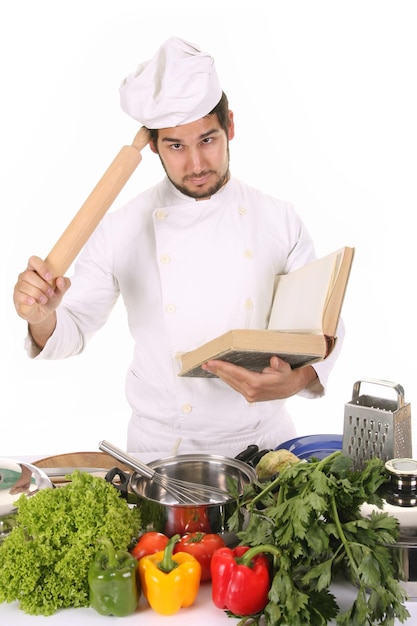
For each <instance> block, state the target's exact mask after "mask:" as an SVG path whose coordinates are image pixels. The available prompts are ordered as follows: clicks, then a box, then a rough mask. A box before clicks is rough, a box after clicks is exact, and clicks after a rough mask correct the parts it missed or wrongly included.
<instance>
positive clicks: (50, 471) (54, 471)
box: [38, 466, 110, 477]
mask: <svg viewBox="0 0 417 626" xmlns="http://www.w3.org/2000/svg"><path fill="white" fill-rule="evenodd" d="M38 469H40V470H41V471H42V472H44V473H45V474H47V476H49V477H52V476H65V475H66V474H72V473H73V472H75V470H79V471H80V472H88V473H89V474H96V473H101V474H103V473H104V474H107V472H108V471H109V470H110V468H109V467H76V466H74V467H38Z"/></svg>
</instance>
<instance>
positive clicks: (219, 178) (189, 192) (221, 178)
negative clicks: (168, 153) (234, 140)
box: [158, 145, 230, 200]
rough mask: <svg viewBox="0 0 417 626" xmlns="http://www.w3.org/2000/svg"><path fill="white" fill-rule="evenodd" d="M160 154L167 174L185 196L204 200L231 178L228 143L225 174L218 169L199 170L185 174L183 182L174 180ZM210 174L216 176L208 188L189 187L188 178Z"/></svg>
mask: <svg viewBox="0 0 417 626" xmlns="http://www.w3.org/2000/svg"><path fill="white" fill-rule="evenodd" d="M158 156H159V160H160V161H161V165H162V167H163V168H164V171H165V174H166V175H167V176H168V178H169V180H170V181H171V183H172V184H173V185H174V187H175V188H176V189H178V191H180V192H181V193H183V194H184V195H185V196H188V197H189V198H194V199H195V200H204V199H208V198H210V197H211V196H213V195H214V194H215V193H217V192H218V191H219V189H221V188H222V187H223V185H225V184H226V183H227V181H228V180H229V178H230V170H229V162H230V153H229V145H227V164H226V169H225V172H224V174H219V173H218V171H217V170H204V171H203V172H199V173H198V174H196V173H192V174H188V176H184V178H183V179H182V182H181V183H180V182H178V181H175V180H172V178H171V177H170V175H169V174H168V172H167V169H166V167H165V164H164V162H163V160H162V159H161V155H160V154H159V153H158ZM210 174H212V175H213V174H214V176H215V179H214V182H213V183H212V185H211V186H210V187H208V188H207V187H206V188H205V189H204V190H201V191H199V190H198V189H189V188H188V186H187V180H189V179H193V178H198V177H199V176H201V177H203V176H208V175H210Z"/></svg>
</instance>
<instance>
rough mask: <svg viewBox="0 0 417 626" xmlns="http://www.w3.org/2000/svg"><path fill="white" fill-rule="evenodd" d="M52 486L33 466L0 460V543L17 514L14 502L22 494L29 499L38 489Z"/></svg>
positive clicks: (5, 459) (42, 473)
mask: <svg viewBox="0 0 417 626" xmlns="http://www.w3.org/2000/svg"><path fill="white" fill-rule="evenodd" d="M53 486H54V485H53V484H52V482H51V481H50V480H49V478H48V476H47V475H46V474H45V473H44V472H43V471H42V470H41V469H39V468H38V467H35V465H31V464H30V463H24V462H22V461H17V460H14V459H8V458H0V542H1V541H2V540H3V539H4V537H5V536H6V535H7V534H8V533H9V532H10V530H11V529H12V527H13V523H14V522H13V520H14V516H15V515H16V512H17V508H16V504H15V503H16V500H18V499H19V498H20V496H21V495H22V494H25V495H26V496H27V497H30V496H33V495H34V494H35V493H38V491H39V490H40V489H49V488H52V487H53Z"/></svg>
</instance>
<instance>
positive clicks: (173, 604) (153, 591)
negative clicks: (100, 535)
mask: <svg viewBox="0 0 417 626" xmlns="http://www.w3.org/2000/svg"><path fill="white" fill-rule="evenodd" d="M179 540H180V535H174V536H173V537H171V539H170V540H169V542H168V544H167V546H166V548H165V550H161V551H159V552H156V553H155V554H149V555H147V556H144V557H142V558H141V559H140V560H139V564H138V570H139V577H140V582H141V588H142V593H143V595H144V596H145V598H146V599H147V601H148V603H149V605H150V606H151V607H152V609H153V610H154V611H156V612H157V613H159V614H160V615H174V614H175V613H178V611H179V610H180V609H181V608H182V607H187V606H191V605H192V604H193V603H194V601H195V599H196V597H197V593H198V590H199V588H200V579H201V565H200V563H199V562H198V561H197V559H196V558H195V557H193V556H192V555H191V554H188V553H187V552H177V553H176V554H173V550H174V546H175V544H176V543H177V541H179Z"/></svg>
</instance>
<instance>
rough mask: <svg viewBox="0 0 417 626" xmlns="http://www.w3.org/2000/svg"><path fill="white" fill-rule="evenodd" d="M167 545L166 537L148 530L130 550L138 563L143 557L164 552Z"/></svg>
mask: <svg viewBox="0 0 417 626" xmlns="http://www.w3.org/2000/svg"><path fill="white" fill-rule="evenodd" d="M167 543H168V537H167V536H166V535H164V534H163V533H158V532H156V531H154V530H150V531H148V532H146V533H143V535H142V536H141V537H139V539H138V542H137V544H136V545H135V547H134V548H132V550H131V554H132V555H133V556H134V557H135V559H137V560H138V561H139V559H141V558H142V557H143V556H147V555H148V554H155V552H159V551H160V550H165V547H166V545H167Z"/></svg>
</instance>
